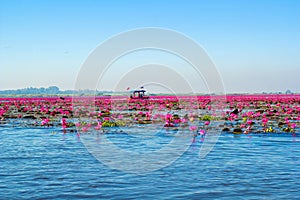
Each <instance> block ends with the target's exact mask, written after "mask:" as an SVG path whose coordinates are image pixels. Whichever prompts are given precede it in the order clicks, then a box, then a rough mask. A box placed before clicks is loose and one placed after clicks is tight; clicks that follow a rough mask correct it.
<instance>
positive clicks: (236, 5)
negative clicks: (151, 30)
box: [0, 0, 300, 93]
mask: <svg viewBox="0 0 300 200" xmlns="http://www.w3.org/2000/svg"><path fill="white" fill-rule="evenodd" d="M299 9H300V1H293V0H287V1H279V0H278V1H276V0H272V1H271V0H266V1H258V0H254V1H232V0H227V1H225V0H224V1H222V0H213V1H176V0H175V1H170V0H167V1H147V2H146V1H145V2H141V1H137V0H128V1H92V0H88V1H68V0H66V1H58V0H52V1H33V0H26V1H17V0H12V1H0V66H1V79H0V90H9V89H20V88H27V87H37V88H39V87H49V86H52V85H55V86H58V87H59V88H60V89H62V90H72V89H74V87H75V82H76V78H77V75H78V72H79V71H80V69H81V67H82V64H83V63H84V62H85V60H86V59H87V57H88V56H89V55H90V53H91V52H92V51H93V50H94V49H95V48H96V47H97V46H98V45H100V44H101V43H102V42H104V41H105V40H107V39H108V38H111V37H112V36H113V35H116V34H119V33H120V32H124V31H128V30H132V29H137V28H143V27H158V28H163V29H164V28H166V29H171V30H175V31H178V32H180V33H182V34H184V35H186V36H187V37H190V38H191V39H193V40H194V41H195V42H197V43H198V44H199V45H200V46H202V47H203V48H204V49H205V51H206V52H207V54H208V55H209V56H210V58H211V60H212V61H213V62H214V63H215V65H216V68H217V70H218V72H219V74H220V76H221V78H222V79H223V83H224V89H225V91H226V93H262V92H285V91H286V90H288V89H289V90H291V91H293V92H296V93H299V92H300V89H299V85H300V79H299V78H298V76H299V74H300V57H299V52H300V34H299V33H300V24H299V19H300V13H299ZM144 55H147V56H148V58H151V56H152V55H150V56H149V55H148V54H147V53H145V54H144ZM153 55H154V54H153ZM133 57H134V56H133ZM136 57H138V58H139V59H140V61H143V56H136ZM158 58H159V56H156V57H155V59H158ZM164 58H165V57H163V59H164ZM176 59H177V58H174V59H173V60H172V58H170V59H169V60H168V61H169V62H167V64H169V65H174V66H175V68H176V67H177V68H176V69H178V70H180V69H182V68H183V66H182V65H179V64H178V63H179V62H177V60H176ZM128 60H129V59H128ZM128 60H125V61H124V62H123V63H122V62H120V64H119V69H123V68H124V69H125V68H126V65H128V66H130V65H131V64H132V63H129V62H128ZM165 60H167V59H165ZM175 61H176V62H175ZM124 63H125V64H124ZM117 64H118V63H117ZM122 64H123V65H122ZM176 65H178V66H176ZM128 66H127V67H128ZM183 70H185V69H183ZM117 71H119V70H118V68H117V69H116V71H115V72H117ZM115 72H112V73H110V74H107V77H106V82H105V83H106V84H105V86H103V87H102V88H99V89H105V90H109V89H111V90H114V89H115V88H114V84H113V83H112V82H110V81H118V80H114V79H115ZM168 78H172V77H171V76H170V77H168ZM191 81H193V80H192V78H191ZM124 84H127V85H124V90H125V88H126V87H127V86H128V87H134V86H131V85H130V83H128V82H124ZM122 87H123V86H122ZM135 87H136V86H135ZM199 87H200V86H199ZM90 89H94V88H90ZM183 90H184V89H183ZM200 90H203V91H204V93H205V89H202V88H201V89H200ZM158 91H159V89H158ZM186 92H189V91H186Z"/></svg>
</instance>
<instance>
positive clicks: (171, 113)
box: [0, 95, 300, 136]
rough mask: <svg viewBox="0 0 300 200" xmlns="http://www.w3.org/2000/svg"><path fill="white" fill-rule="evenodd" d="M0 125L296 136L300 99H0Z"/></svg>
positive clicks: (82, 130)
mask: <svg viewBox="0 0 300 200" xmlns="http://www.w3.org/2000/svg"><path fill="white" fill-rule="evenodd" d="M0 126H20V127H37V128H52V127H56V128H60V129H61V130H62V131H63V132H64V133H72V132H77V133H78V134H85V133H89V132H95V131H99V132H101V133H103V134H105V133H106V130H109V129H110V128H112V127H117V128H119V131H120V132H122V127H126V128H130V127H135V128H147V129H150V128H154V129H176V130H183V133H189V134H191V133H192V134H193V135H195V136H197V135H199V136H205V134H206V132H207V131H212V132H222V133H224V134H288V135H291V136H295V135H297V134H299V133H300V128H299V126H300V95H229V96H155V97H151V98H150V99H146V100H142V99H141V100H138V99H135V100H133V99H129V98H128V97H113V98H112V97H93V98H87V97H86V98H79V97H76V98H71V97H64V98H63V97H48V98H0ZM147 129H145V131H147Z"/></svg>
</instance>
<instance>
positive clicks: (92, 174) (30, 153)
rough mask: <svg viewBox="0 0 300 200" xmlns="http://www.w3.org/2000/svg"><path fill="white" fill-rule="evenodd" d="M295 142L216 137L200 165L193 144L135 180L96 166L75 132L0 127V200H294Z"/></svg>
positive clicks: (299, 161)
mask: <svg viewBox="0 0 300 200" xmlns="http://www.w3.org/2000/svg"><path fill="white" fill-rule="evenodd" d="M109 136H110V137H115V138H116V137H119V138H118V140H117V141H118V142H119V143H120V144H122V143H126V142H128V138H127V137H131V136H128V135H126V134H123V135H118V134H115V135H114V133H113V132H112V133H111V134H109ZM163 137H169V136H167V135H163V134H162V135H160V136H158V137H152V138H151V139H152V140H154V141H155V140H159V138H160V141H164V139H163ZM138 138H139V137H137V139H138ZM132 139H134V138H132V137H131V138H130V140H132ZM165 141H166V142H167V141H168V139H166V140H165ZM299 142H300V138H297V137H291V136H275V137H258V136H246V135H242V136H239V137H235V136H233V135H228V134H227V135H226V134H222V135H221V136H220V138H219V140H218V142H217V144H216V145H215V147H214V149H213V151H211V152H210V154H208V156H207V157H206V158H204V159H200V158H199V156H198V155H199V149H200V146H201V141H200V140H199V139H197V142H196V143H194V144H192V145H191V147H190V148H189V149H188V150H187V151H186V152H185V153H184V154H183V155H182V156H181V157H180V158H179V159H178V160H177V161H175V162H174V163H172V164H171V165H169V166H167V167H164V168H162V169H159V170H157V171H153V172H150V173H148V174H142V175H136V174H132V173H125V172H123V171H118V170H114V169H110V168H109V167H108V166H106V165H104V164H102V163H101V162H99V161H98V160H97V159H95V157H93V156H92V155H91V154H90V153H89V152H88V151H87V149H86V148H85V146H84V145H83V143H82V141H81V140H80V137H78V136H77V135H76V133H67V134H63V132H62V131H61V130H59V129H55V128H49V129H47V128H45V129H35V128H12V127H0V147H1V154H0V162H1V165H0V199H29V198H31V199H83V198H95V199H153V198H155V199H212V198H213V199H216V198H220V199H299V198H300V190H299V183H300V143H299Z"/></svg>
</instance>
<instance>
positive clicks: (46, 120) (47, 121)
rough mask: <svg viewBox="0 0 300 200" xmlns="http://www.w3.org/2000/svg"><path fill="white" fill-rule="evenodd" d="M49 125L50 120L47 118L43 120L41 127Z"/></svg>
mask: <svg viewBox="0 0 300 200" xmlns="http://www.w3.org/2000/svg"><path fill="white" fill-rule="evenodd" d="M48 123H49V119H47V118H46V119H43V120H42V122H41V125H42V126H45V125H48Z"/></svg>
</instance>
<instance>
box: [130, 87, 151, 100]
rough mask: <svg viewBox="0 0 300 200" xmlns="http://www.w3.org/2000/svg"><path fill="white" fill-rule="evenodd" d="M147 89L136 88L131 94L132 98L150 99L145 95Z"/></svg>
mask: <svg viewBox="0 0 300 200" xmlns="http://www.w3.org/2000/svg"><path fill="white" fill-rule="evenodd" d="M145 92H146V90H143V89H140V90H134V91H133V92H132V94H131V95H130V99H149V96H147V95H145Z"/></svg>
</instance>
